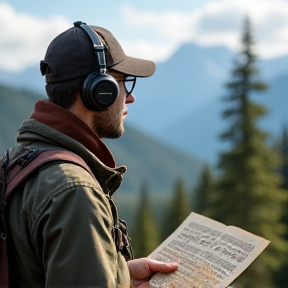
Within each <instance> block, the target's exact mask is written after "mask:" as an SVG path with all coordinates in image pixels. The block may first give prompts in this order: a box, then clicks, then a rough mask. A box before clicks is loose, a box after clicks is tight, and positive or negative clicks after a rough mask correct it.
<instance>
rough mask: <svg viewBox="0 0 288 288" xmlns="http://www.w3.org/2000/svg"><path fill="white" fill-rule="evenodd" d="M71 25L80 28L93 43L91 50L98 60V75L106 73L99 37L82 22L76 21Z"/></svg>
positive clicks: (103, 53) (102, 46)
mask: <svg viewBox="0 0 288 288" xmlns="http://www.w3.org/2000/svg"><path fill="white" fill-rule="evenodd" d="M73 24H74V26H75V27H80V28H82V29H83V30H84V31H85V32H86V33H87V34H88V36H89V37H90V39H91V41H92V43H93V48H94V51H95V53H96V56H97V59H98V63H99V69H100V73H106V58H105V50H104V49H105V47H104V45H103V43H102V41H101V39H100V37H99V36H98V35H97V33H96V32H95V31H94V30H93V29H92V28H91V27H90V26H88V25H87V24H86V23H84V22H82V21H76V22H74V23H73Z"/></svg>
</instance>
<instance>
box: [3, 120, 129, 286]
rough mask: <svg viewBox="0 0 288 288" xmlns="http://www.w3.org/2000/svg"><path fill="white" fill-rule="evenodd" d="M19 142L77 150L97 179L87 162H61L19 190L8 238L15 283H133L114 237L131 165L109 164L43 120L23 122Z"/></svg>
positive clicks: (69, 284)
mask: <svg viewBox="0 0 288 288" xmlns="http://www.w3.org/2000/svg"><path fill="white" fill-rule="evenodd" d="M17 141H18V145H20V146H27V145H29V146H32V147H41V146H47V145H51V146H53V147H60V148H63V149H67V150H69V151H72V152H74V153H76V154H78V155H79V156H81V157H82V158H83V159H84V160H85V162H86V163H87V164H88V166H89V167H90V169H91V170H92V172H93V174H94V176H95V178H96V179H97V180H98V182H97V181H95V179H93V177H92V176H91V175H90V174H89V173H88V172H87V171H86V170H84V169H83V168H82V167H79V166H77V165H74V164H71V163H61V162H57V163H52V164H49V165H46V166H44V167H42V168H41V169H40V170H39V171H38V172H37V173H35V174H33V175H32V176H30V177H29V179H28V180H27V181H26V182H25V184H24V185H22V186H21V187H19V188H18V189H17V191H15V193H14V196H13V198H12V200H11V205H10V209H9V217H8V219H9V222H8V223H9V227H10V228H9V229H10V230H9V232H10V235H8V237H9V238H8V241H9V245H10V246H9V261H10V265H11V267H12V269H13V272H14V274H13V279H14V280H16V283H17V284H18V285H19V286H20V287H30V288H33V287H99V288H100V287H124V288H127V287H129V283H130V277H129V271H128V268H127V262H126V260H125V258H124V257H123V256H122V254H121V253H120V252H119V251H118V252H117V249H116V248H115V243H114V240H113V225H114V226H115V225H116V226H117V219H116V220H115V218H117V217H118V213H117V208H116V205H114V204H113V203H114V200H113V198H112V195H113V193H114V192H115V190H116V189H117V188H118V187H119V185H120V183H121V181H122V177H123V173H124V172H125V171H126V167H125V166H121V167H117V168H115V169H112V168H109V167H107V166H105V165H104V164H103V163H102V162H101V161H99V160H98V159H97V158H96V157H95V156H94V155H93V154H92V153H91V152H90V151H88V150H87V149H86V148H85V147H84V146H83V145H82V144H80V143H79V142H77V141H75V140H73V139H72V138H70V137H68V136H66V135H64V134H62V133H60V132H58V131H56V130H54V129H52V128H50V127H48V126H46V125H44V124H41V123H39V122H37V121H36V120H27V121H25V122H24V123H23V125H22V126H21V128H20V130H19V135H18V139H17ZM113 210H114V211H113ZM113 216H114V217H113Z"/></svg>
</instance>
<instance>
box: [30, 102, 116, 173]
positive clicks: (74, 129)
mask: <svg viewBox="0 0 288 288" xmlns="http://www.w3.org/2000/svg"><path fill="white" fill-rule="evenodd" d="M30 119H34V120H37V121H38V122H40V123H42V124H45V125H47V126H49V127H51V128H53V129H55V130H57V131H59V132H61V133H63V134H65V135H67V136H69V137H71V138H73V139H74V140H76V141H78V142H80V143H81V144H82V145H83V146H85V147H86V148H87V149H88V150H89V151H91V152H92V153H93V154H94V155H95V156H96V157H97V158H98V159H99V160H100V161H101V162H103V163H104V164H105V165H106V166H108V167H110V168H114V167H115V166H116V163H115V160H114V157H113V156H112V154H111V152H110V150H109V149H108V148H107V146H106V145H105V143H104V142H103V141H102V140H101V139H100V138H98V137H97V135H96V134H95V133H94V132H93V131H92V130H91V129H90V128H89V127H88V126H87V125H86V124H85V123H84V122H83V121H81V120H80V119H79V118H78V117H77V116H75V115H74V114H73V113H72V112H70V111H68V110H66V109H64V108H62V107H60V106H59V105H56V104H54V103H51V102H48V101H45V100H38V101H37V102H36V105H35V110H34V113H33V114H32V115H31V117H30Z"/></svg>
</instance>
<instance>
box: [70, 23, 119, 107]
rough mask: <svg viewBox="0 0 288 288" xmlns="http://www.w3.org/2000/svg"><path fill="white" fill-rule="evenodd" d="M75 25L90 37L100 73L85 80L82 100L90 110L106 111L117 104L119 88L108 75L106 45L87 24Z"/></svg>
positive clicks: (94, 73) (93, 73) (95, 73)
mask: <svg viewBox="0 0 288 288" xmlns="http://www.w3.org/2000/svg"><path fill="white" fill-rule="evenodd" d="M73 24H74V26H75V27H80V28H82V29H83V30H84V31H85V32H86V33H87V34H88V35H89V37H90V39H91V41H92V43H93V48H94V51H95V54H96V57H97V60H98V64H99V71H95V72H92V73H91V74H89V75H88V76H87V77H86V79H85V80H84V83H83V88H82V91H81V93H80V94H81V99H82V101H83V103H84V105H85V106H86V107H87V108H88V109H89V110H94V111H99V110H105V109H107V108H109V107H110V106H111V105H112V104H113V103H114V102H115V100H116V98H117V96H118V94H119V87H118V84H117V82H116V81H115V79H114V78H113V77H112V76H110V75H109V74H107V73H106V59H105V52H104V45H103V43H102V41H101V39H100V37H99V36H98V35H97V33H96V32H95V31H94V30H93V29H92V28H91V27H90V26H88V25H87V24H86V23H84V22H82V21H77V22H75V23H73Z"/></svg>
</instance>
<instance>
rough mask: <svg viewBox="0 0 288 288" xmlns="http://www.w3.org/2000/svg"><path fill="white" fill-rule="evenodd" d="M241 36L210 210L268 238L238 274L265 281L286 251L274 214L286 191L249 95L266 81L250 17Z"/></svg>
mask: <svg viewBox="0 0 288 288" xmlns="http://www.w3.org/2000/svg"><path fill="white" fill-rule="evenodd" d="M241 42H242V47H243V50H242V51H241V53H240V54H239V58H238V61H236V62H235V67H234V70H233V71H232V80H231V81H230V82H228V83H227V90H228V95H227V97H225V98H224V100H226V101H227V102H228V108H227V109H226V110H225V111H224V113H223V116H224V118H225V119H227V120H230V122H229V128H228V130H227V131H226V132H225V133H223V134H222V139H223V140H228V141H229V142H230V144H231V146H230V148H229V149H230V150H229V151H227V152H225V153H222V154H221V155H220V158H219V170H220V171H219V172H220V179H219V183H218V187H217V192H216V194H215V198H214V204H213V206H214V208H213V213H212V215H211V216H212V217H213V218H214V219H216V220H219V221H221V222H223V223H225V224H227V225H235V226H238V227H240V228H243V229H245V230H247V231H249V232H251V233H254V234H257V235H259V236H262V237H264V238H266V239H268V240H270V241H271V244H270V245H269V246H268V248H267V249H266V251H265V252H264V253H263V254H261V255H260V257H259V259H257V260H256V261H255V262H254V263H253V264H252V265H251V266H250V267H249V268H248V270H246V271H245V272H244V273H243V275H242V276H241V277H240V278H239V279H238V280H237V281H240V283H242V285H244V287H253V288H257V287H269V281H270V280H271V278H272V277H271V273H272V271H273V270H276V269H278V268H279V265H281V261H280V259H281V254H282V253H283V251H285V242H284V241H283V233H284V226H283V225H282V224H281V223H280V222H279V220H280V219H281V217H282V209H283V208H282V203H283V201H285V199H286V195H285V193H284V191H283V190H282V189H281V188H280V187H279V185H280V182H281V179H280V177H279V174H277V171H276V168H277V165H278V158H277V155H276V153H275V151H274V150H273V149H272V148H269V147H268V145H267V144H266V140H267V137H268V134H267V133H265V132H264V131H262V130H261V129H260V128H259V127H257V120H258V119H259V118H261V117H263V116H264V115H265V114H266V113H267V111H266V109H265V108H264V107H263V106H261V105H259V104H256V103H255V102H253V101H252V99H251V98H252V96H253V95H254V94H257V92H263V91H265V90H266V88H267V87H266V85H265V83H263V82H262V81H260V80H259V79H258V70H257V69H256V66H255V61H256V56H255V54H254V52H253V45H254V42H253V36H252V32H251V24H250V21H249V19H245V22H244V30H243V35H242V41H241ZM270 282H271V281H270Z"/></svg>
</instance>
